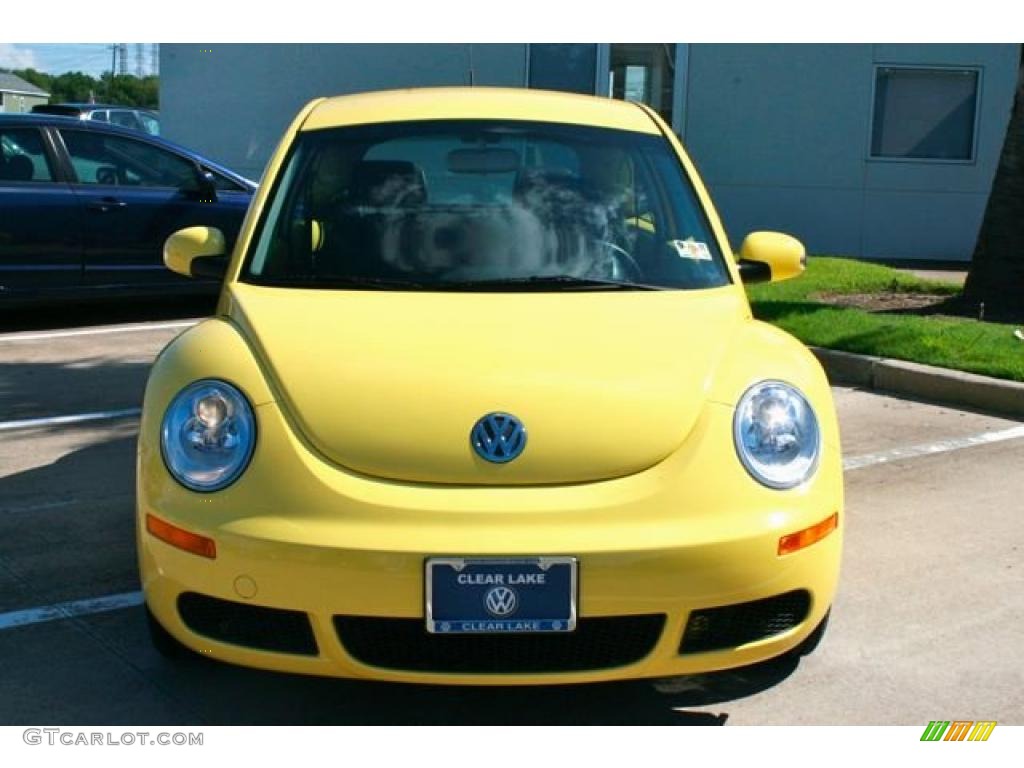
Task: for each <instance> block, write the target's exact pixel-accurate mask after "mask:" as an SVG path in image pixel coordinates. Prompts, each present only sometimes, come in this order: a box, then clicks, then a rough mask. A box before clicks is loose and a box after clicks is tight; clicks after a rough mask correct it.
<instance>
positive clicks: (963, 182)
mask: <svg viewBox="0 0 1024 768" xmlns="http://www.w3.org/2000/svg"><path fill="white" fill-rule="evenodd" d="M1018 57H1019V48H1018V47H1017V46H1016V45H692V46H690V52H689V61H688V72H687V88H686V93H685V107H684V129H683V137H684V140H685V142H686V145H687V147H688V149H689V151H690V152H691V154H692V155H693V156H694V158H695V159H696V161H697V163H698V165H699V166H700V169H701V171H702V173H703V175H704V179H705V181H706V182H707V183H708V186H709V187H710V189H711V193H712V195H713V196H714V198H715V200H716V202H717V204H718V207H719V210H720V213H721V214H722V217H723V219H724V221H725V224H726V228H727V229H728V230H729V233H730V239H732V240H733V245H734V247H738V246H739V242H740V240H741V238H742V237H743V235H744V234H745V233H746V232H749V231H753V230H757V229H779V230H783V231H787V232H791V233H792V234H794V235H795V236H797V237H799V238H801V239H802V240H803V241H804V243H805V244H806V245H807V248H808V250H809V251H811V252H812V253H834V254H840V255H846V256H862V257H867V258H890V259H942V260H967V259H970V257H971V253H972V251H973V249H974V241H975V239H976V238H977V233H978V228H979V227H980V226H981V217H982V215H983V213H984V210H985V203H986V200H987V198H988V193H989V190H990V189H991V186H992V179H993V177H994V174H995V167H996V163H997V161H998V158H999V153H1000V150H1001V148H1002V142H1003V137H1004V136H1005V133H1006V125H1007V121H1008V119H1009V115H1010V108H1011V107H1012V103H1013V91H1014V85H1015V83H1016V78H1017V63H1018ZM880 64H906V65H915V66H918V65H920V66H924V67H927V66H970V67H975V66H976V67H979V68H980V69H981V82H980V86H979V87H980V98H979V112H980V114H979V115H978V119H977V123H976V125H977V135H976V146H977V149H976V155H975V159H974V162H971V163H944V162H935V161H928V160H900V161H893V160H879V159H870V158H869V149H870V137H871V123H872V114H873V96H874V78H875V65H880Z"/></svg>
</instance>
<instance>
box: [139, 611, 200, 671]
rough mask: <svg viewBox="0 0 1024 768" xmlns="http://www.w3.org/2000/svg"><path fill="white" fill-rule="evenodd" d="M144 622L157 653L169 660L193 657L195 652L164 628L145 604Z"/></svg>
mask: <svg viewBox="0 0 1024 768" xmlns="http://www.w3.org/2000/svg"><path fill="white" fill-rule="evenodd" d="M146 623H147V624H148V625H149V639H150V642H152V643H153V647H154V648H155V649H156V651H157V653H159V654H160V655H161V656H163V657H164V658H165V659H170V660H171V661H183V660H185V659H192V658H195V656H196V654H195V653H194V652H193V651H192V649H191V648H189V647H188V646H186V645H184V644H183V643H182V642H181V641H180V640H178V639H177V638H176V637H174V635H172V634H171V633H170V632H168V631H167V630H166V629H164V627H163V625H162V624H161V623H160V622H159V621H157V620H156V617H155V616H154V615H153V612H152V611H151V610H150V609H149V606H148V605H147V606H146Z"/></svg>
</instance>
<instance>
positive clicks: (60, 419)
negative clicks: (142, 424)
mask: <svg viewBox="0 0 1024 768" xmlns="http://www.w3.org/2000/svg"><path fill="white" fill-rule="evenodd" d="M140 413H142V409H141V408H122V409H120V410H118V411H95V412H93V413H75V414H71V415H69V416H44V417H42V418H39V419H18V420H16V421H0V432H9V431H10V430H13V429H34V428H36V427H51V426H55V425H60V424H81V423H82V422H85V421H107V420H108V419H124V418H127V417H129V416H138V415H139V414H140Z"/></svg>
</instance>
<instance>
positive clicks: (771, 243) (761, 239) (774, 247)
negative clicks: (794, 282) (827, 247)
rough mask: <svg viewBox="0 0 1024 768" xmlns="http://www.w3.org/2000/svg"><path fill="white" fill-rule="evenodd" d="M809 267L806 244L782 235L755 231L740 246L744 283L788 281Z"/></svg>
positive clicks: (740, 265)
mask: <svg viewBox="0 0 1024 768" xmlns="http://www.w3.org/2000/svg"><path fill="white" fill-rule="evenodd" d="M806 266H807V251H806V250H805V249H804V246H803V243H801V242H800V241H799V240H797V239H796V238H795V237H790V236H789V235H784V234H782V233H781V232H751V233H750V234H749V235H747V238H746V239H745V240H744V241H743V245H741V246H740V258H739V268H740V277H741V278H742V279H743V282H744V283H767V282H777V281H779V280H788V279H789V278H791V277H797V276H798V275H800V274H802V273H803V271H804V268H805V267H806Z"/></svg>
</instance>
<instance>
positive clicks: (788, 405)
mask: <svg viewBox="0 0 1024 768" xmlns="http://www.w3.org/2000/svg"><path fill="white" fill-rule="evenodd" d="M733 439H734V440H735V442H736V453H737V454H739V457H740V461H742V462H743V466H744V467H746V468H747V472H749V473H750V474H751V476H752V477H753V478H754V479H755V480H757V481H758V482H759V483H761V484H762V485H766V486H768V487H769V488H780V489H782V488H793V487H794V486H797V485H800V483H802V482H804V480H806V479H807V478H809V477H810V476H811V475H812V474H814V470H815V469H816V468H817V466H818V453H819V449H820V447H821V436H820V433H819V431H818V420H817V418H815V416H814V411H813V410H812V409H811V405H810V403H808V402H807V399H806V398H805V397H804V396H803V395H802V394H801V393H800V391H799V390H798V389H796V388H795V387H791V386H789V385H788V384H783V383H782V382H781V381H762V382H760V383H758V384H755V385H754V386H752V387H751V388H750V389H748V390H747V391H746V392H744V393H743V397H741V398H740V401H739V403H738V404H737V406H736V415H735V416H734V417H733Z"/></svg>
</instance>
